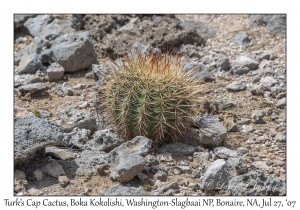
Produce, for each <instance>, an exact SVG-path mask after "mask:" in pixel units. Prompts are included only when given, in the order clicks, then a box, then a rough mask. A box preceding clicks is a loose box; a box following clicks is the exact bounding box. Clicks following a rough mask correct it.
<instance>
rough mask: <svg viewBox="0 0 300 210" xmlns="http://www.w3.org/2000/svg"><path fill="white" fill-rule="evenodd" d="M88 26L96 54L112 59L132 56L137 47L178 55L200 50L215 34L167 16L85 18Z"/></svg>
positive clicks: (211, 29) (207, 27)
mask: <svg viewBox="0 0 300 210" xmlns="http://www.w3.org/2000/svg"><path fill="white" fill-rule="evenodd" d="M85 23H86V25H85V30H89V31H90V32H91V35H92V37H93V39H94V40H96V41H97V46H96V47H95V48H96V50H97V51H98V52H97V54H98V55H99V56H100V57H103V58H105V57H110V58H112V59H116V58H117V57H121V56H123V54H124V53H130V50H131V48H130V47H131V46H132V45H133V44H134V43H140V44H142V45H149V46H154V47H157V48H161V49H162V50H163V51H164V50H166V49H168V50H172V49H173V50H174V51H177V50H178V48H181V46H185V45H194V46H197V47H198V48H197V49H201V45H202V44H203V45H205V42H206V40H207V39H208V38H209V37H212V36H214V35H215V33H216V30H215V29H214V28H212V27H210V26H207V25H205V24H203V23H200V22H193V21H181V20H179V19H178V18H175V17H168V16H165V15H163V16H162V15H155V16H153V17H152V15H151V17H150V16H148V17H146V16H140V17H138V18H137V19H136V17H134V18H132V17H130V16H128V15H106V16H105V17H104V16H99V15H86V18H85ZM108 31H112V33H107V32H108ZM114 31H115V33H114ZM153 34H155V36H154V35H153ZM128 46H129V47H128ZM197 54H198V53H197ZM188 55H190V54H188Z"/></svg>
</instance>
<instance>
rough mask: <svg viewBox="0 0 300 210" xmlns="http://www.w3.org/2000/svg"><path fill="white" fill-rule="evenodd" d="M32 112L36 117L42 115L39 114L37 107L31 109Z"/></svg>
mask: <svg viewBox="0 0 300 210" xmlns="http://www.w3.org/2000/svg"><path fill="white" fill-rule="evenodd" d="M32 113H33V114H34V115H35V116H36V117H38V118H41V117H42V116H41V113H40V112H39V111H38V110H37V109H35V110H33V111H32Z"/></svg>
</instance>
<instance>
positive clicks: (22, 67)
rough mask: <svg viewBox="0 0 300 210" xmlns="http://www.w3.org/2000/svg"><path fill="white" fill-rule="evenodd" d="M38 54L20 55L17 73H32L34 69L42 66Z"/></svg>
mask: <svg viewBox="0 0 300 210" xmlns="http://www.w3.org/2000/svg"><path fill="white" fill-rule="evenodd" d="M40 58H41V56H40V55H39V54H36V53H33V54H29V55H25V56H24V57H22V59H21V61H20V63H19V66H18V67H17V68H16V72H17V73H18V74H33V73H35V72H36V70H38V69H40V68H42V63H41V60H40Z"/></svg>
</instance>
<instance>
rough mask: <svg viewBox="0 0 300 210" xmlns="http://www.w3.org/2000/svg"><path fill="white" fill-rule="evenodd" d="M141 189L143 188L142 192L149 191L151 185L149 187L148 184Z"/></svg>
mask: <svg viewBox="0 0 300 210" xmlns="http://www.w3.org/2000/svg"><path fill="white" fill-rule="evenodd" d="M143 188H144V190H146V191H148V192H149V191H151V189H152V187H151V185H149V184H144V185H143Z"/></svg>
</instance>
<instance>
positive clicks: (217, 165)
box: [201, 159, 231, 191]
mask: <svg viewBox="0 0 300 210" xmlns="http://www.w3.org/2000/svg"><path fill="white" fill-rule="evenodd" d="M230 178H231V173H230V169H229V167H228V165H227V164H226V161H225V160H223V159H218V160H215V161H214V162H213V163H212V164H211V166H209V168H208V169H207V170H206V172H205V173H204V175H203V178H202V183H201V189H204V190H206V191H210V190H219V189H223V188H224V187H226V186H227V184H228V181H229V180H230Z"/></svg>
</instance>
